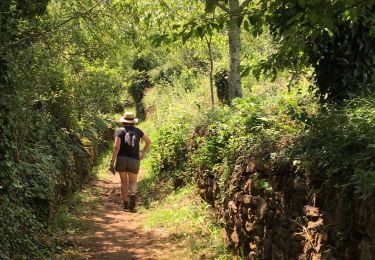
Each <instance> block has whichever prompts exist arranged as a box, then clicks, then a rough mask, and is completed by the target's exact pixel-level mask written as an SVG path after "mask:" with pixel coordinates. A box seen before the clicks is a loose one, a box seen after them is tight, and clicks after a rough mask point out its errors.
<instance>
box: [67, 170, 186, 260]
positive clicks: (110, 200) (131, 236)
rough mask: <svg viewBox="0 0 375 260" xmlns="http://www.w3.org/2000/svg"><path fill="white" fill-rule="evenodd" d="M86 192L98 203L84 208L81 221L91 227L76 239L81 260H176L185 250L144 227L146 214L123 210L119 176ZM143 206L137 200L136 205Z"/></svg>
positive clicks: (98, 182)
mask: <svg viewBox="0 0 375 260" xmlns="http://www.w3.org/2000/svg"><path fill="white" fill-rule="evenodd" d="M84 192H87V193H89V194H88V196H97V197H98V201H97V202H96V203H95V205H91V206H90V205H82V212H81V214H80V215H81V216H80V221H82V222H84V224H85V225H86V226H89V228H87V229H86V231H85V232H81V234H79V235H78V236H77V235H76V237H75V238H74V240H75V241H74V244H76V246H77V247H79V248H80V251H81V253H80V257H79V258H83V259H114V260H116V259H173V258H171V257H172V255H173V252H174V251H176V250H177V251H178V250H180V251H181V250H182V251H184V249H182V248H180V249H179V248H178V244H176V243H174V242H172V240H173V239H171V237H170V236H169V234H167V233H166V232H165V231H163V230H162V229H155V230H147V229H146V228H144V227H143V225H142V223H143V222H144V220H145V217H146V213H145V212H144V211H143V212H129V211H125V210H123V209H122V198H121V194H120V180H119V176H118V174H116V175H115V176H113V175H108V177H107V178H106V179H105V180H97V181H94V183H93V184H92V185H90V187H89V188H88V189H86V190H85V191H84ZM140 203H141V202H140V201H139V198H138V201H137V205H138V206H139V205H140ZM90 207H91V208H90ZM174 259H175V258H174ZM179 259H180V258H179Z"/></svg>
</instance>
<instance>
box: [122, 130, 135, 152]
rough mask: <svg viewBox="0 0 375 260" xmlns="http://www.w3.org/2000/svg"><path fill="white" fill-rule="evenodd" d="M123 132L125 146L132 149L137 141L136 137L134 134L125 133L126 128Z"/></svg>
mask: <svg viewBox="0 0 375 260" xmlns="http://www.w3.org/2000/svg"><path fill="white" fill-rule="evenodd" d="M124 131H125V137H124V142H125V144H126V146H130V147H132V148H134V147H135V142H136V140H137V136H136V135H135V132H128V131H126V128H125V127H124Z"/></svg>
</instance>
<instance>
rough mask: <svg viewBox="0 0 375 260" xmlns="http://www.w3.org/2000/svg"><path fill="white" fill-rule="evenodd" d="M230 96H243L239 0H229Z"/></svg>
mask: <svg viewBox="0 0 375 260" xmlns="http://www.w3.org/2000/svg"><path fill="white" fill-rule="evenodd" d="M229 9H230V13H229V30H228V38H229V55H230V71H229V98H230V99H232V98H235V97H242V86H241V75H240V71H239V68H240V47H241V28H240V26H241V24H240V15H241V12H240V4H239V0H229Z"/></svg>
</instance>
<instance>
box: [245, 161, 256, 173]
mask: <svg viewBox="0 0 375 260" xmlns="http://www.w3.org/2000/svg"><path fill="white" fill-rule="evenodd" d="M255 169H256V167H255V162H254V160H250V161H249V162H248V164H247V166H246V172H247V173H253V172H255Z"/></svg>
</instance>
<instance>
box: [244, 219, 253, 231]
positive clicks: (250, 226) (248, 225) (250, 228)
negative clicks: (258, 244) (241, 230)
mask: <svg viewBox="0 0 375 260" xmlns="http://www.w3.org/2000/svg"><path fill="white" fill-rule="evenodd" d="M245 229H246V231H247V232H251V231H253V229H254V223H252V222H249V221H246V222H245Z"/></svg>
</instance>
